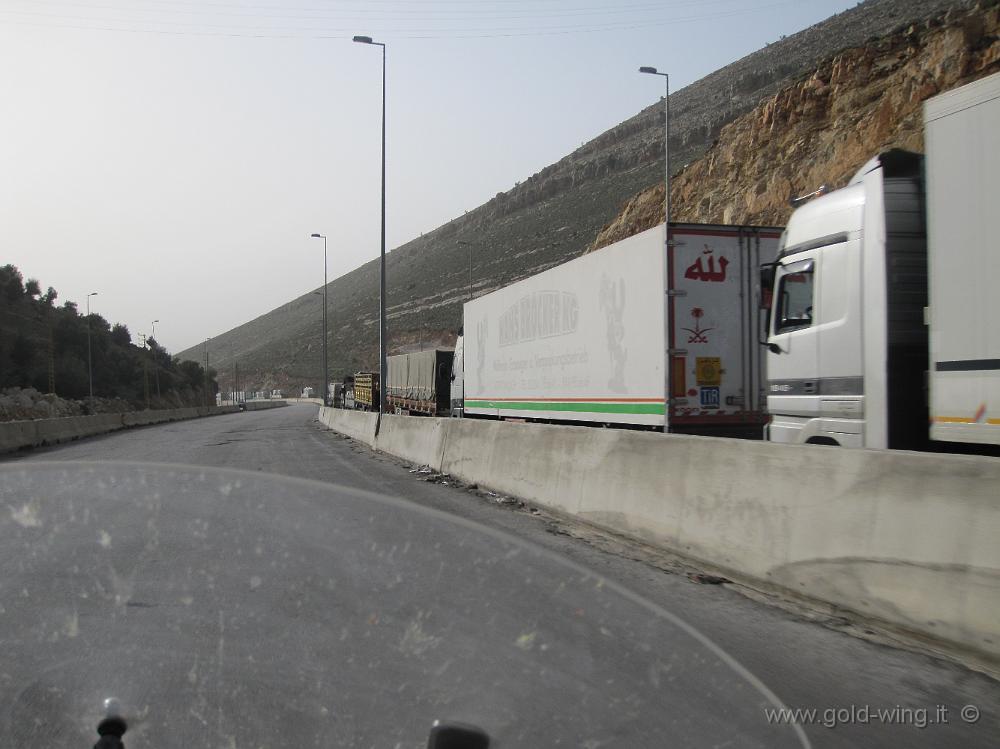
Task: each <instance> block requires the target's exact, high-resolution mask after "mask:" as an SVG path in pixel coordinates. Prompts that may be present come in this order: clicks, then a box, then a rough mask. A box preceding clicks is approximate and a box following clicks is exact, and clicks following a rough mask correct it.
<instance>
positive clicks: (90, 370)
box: [87, 291, 97, 400]
mask: <svg viewBox="0 0 1000 749" xmlns="http://www.w3.org/2000/svg"><path fill="white" fill-rule="evenodd" d="M92 296H97V292H96V291H92V292H90V293H89V294H87V379H88V380H89V381H90V399H91V400H93V399H94V365H93V362H92V359H91V356H90V297H92Z"/></svg>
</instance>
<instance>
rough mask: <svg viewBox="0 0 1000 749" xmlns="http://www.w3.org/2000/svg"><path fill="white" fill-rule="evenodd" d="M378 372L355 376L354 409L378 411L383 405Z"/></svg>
mask: <svg viewBox="0 0 1000 749" xmlns="http://www.w3.org/2000/svg"><path fill="white" fill-rule="evenodd" d="M378 380H379V377H378V372H358V373H357V374H355V375H354V408H355V409H357V410H359V411H378V410H379V406H380V405H381V401H380V400H379V398H380V393H379V389H378Z"/></svg>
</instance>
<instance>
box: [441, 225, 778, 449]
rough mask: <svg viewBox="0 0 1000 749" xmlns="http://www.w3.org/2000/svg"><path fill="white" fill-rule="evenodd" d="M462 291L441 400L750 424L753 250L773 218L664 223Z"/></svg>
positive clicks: (612, 417)
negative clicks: (494, 284) (509, 279)
mask: <svg viewBox="0 0 1000 749" xmlns="http://www.w3.org/2000/svg"><path fill="white" fill-rule="evenodd" d="M663 232H664V230H663V227H657V228H654V229H650V230H648V231H646V232H643V233H641V234H637V235H635V236H633V237H629V238H628V239H624V240H622V241H620V242H617V243H615V244H613V245H611V246H608V247H605V248H603V249H601V250H598V251H596V252H592V253H589V254H587V255H584V256H582V257H579V258H576V259H574V260H571V261H569V262H566V263H564V264H562V265H559V266H557V267H555V268H551V269H549V270H547V271H544V272H542V273H539V274H538V275H535V276H532V277H530V278H526V279H524V280H522V281H519V282H517V283H514V284H512V285H510V286H507V287H505V288H503V289H499V290H497V291H494V292H492V293H490V294H486V295H484V296H481V297H479V298H477V299H474V300H472V301H469V302H466V304H465V306H464V310H463V331H464V335H463V336H462V337H461V338H460V339H459V341H458V343H457V344H456V348H455V362H456V364H455V369H454V379H453V383H452V411H453V413H455V414H458V413H460V412H464V414H465V415H467V416H479V417H493V418H515V419H534V420H545V421H555V422H590V423H600V424H610V425H629V426H636V427H649V428H656V429H663V430H670V431H685V432H698V433H707V434H728V435H734V436H755V437H757V438H760V437H761V436H762V435H763V425H764V423H765V422H766V414H765V413H764V400H765V393H764V369H763V366H764V362H763V359H764V357H763V350H762V348H761V346H760V345H759V342H760V341H761V338H762V336H763V334H764V326H763V321H764V315H763V312H762V310H761V309H760V289H759V274H758V272H757V268H758V264H759V263H763V262H769V261H771V260H773V259H774V258H775V257H776V255H777V247H778V239H779V237H780V236H781V230H780V229H777V228H772V227H746V226H744V227H738V226H717V225H696V224H671V226H670V238H671V249H670V252H669V253H668V252H666V251H665V242H664V234H663Z"/></svg>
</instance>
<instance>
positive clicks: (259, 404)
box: [243, 400, 288, 411]
mask: <svg viewBox="0 0 1000 749" xmlns="http://www.w3.org/2000/svg"><path fill="white" fill-rule="evenodd" d="M287 405H288V404H287V403H286V402H285V401H283V400H280V401H279V400H273V401H271V400H267V401H247V402H246V403H244V404H243V407H244V410H245V411H263V410H264V409H267V408H280V407H281V406H287Z"/></svg>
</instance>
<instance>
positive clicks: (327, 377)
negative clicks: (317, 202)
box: [312, 234, 330, 406]
mask: <svg viewBox="0 0 1000 749" xmlns="http://www.w3.org/2000/svg"><path fill="white" fill-rule="evenodd" d="M312 237H313V239H322V240H323V391H322V392H323V405H324V406H325V405H326V393H327V388H328V387H329V385H328V383H329V382H330V369H329V367H330V360H329V359H328V358H327V355H326V337H327V332H326V308H327V305H326V235H325V234H313V235H312Z"/></svg>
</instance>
